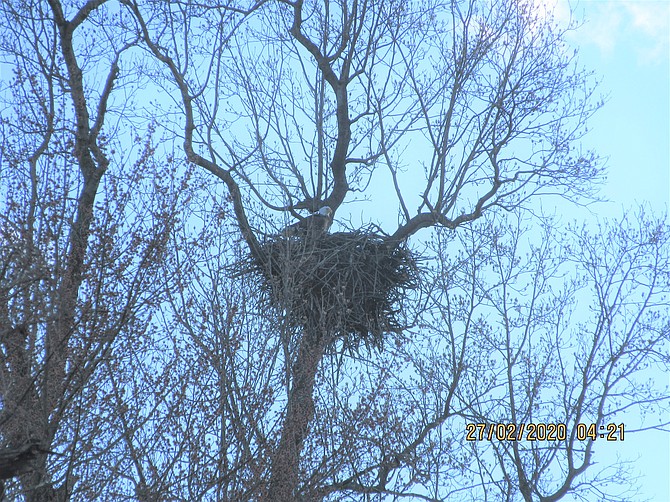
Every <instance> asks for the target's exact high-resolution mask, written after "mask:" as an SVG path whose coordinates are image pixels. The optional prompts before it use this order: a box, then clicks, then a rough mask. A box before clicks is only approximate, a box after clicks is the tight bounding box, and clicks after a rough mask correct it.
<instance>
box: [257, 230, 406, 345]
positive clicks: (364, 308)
mask: <svg viewBox="0 0 670 502" xmlns="http://www.w3.org/2000/svg"><path fill="white" fill-rule="evenodd" d="M262 250H263V254H264V262H265V263H256V269H257V270H260V271H261V272H262V275H263V279H264V287H265V288H266V289H268V290H269V291H270V293H271V294H270V295H269V298H271V300H270V301H271V302H272V303H273V306H275V307H277V308H279V309H280V310H281V311H283V312H285V313H286V315H287V317H288V319H289V322H290V324H291V325H293V326H305V327H307V326H310V327H312V328H315V329H316V330H318V331H319V332H320V333H326V335H327V336H329V337H330V340H329V341H330V343H329V344H328V345H329V348H331V349H333V348H334V347H335V345H336V343H337V341H338V340H341V341H342V342H343V348H344V349H345V350H358V348H359V345H360V343H361V342H363V343H364V344H365V346H366V347H368V348H370V346H374V347H378V348H381V345H382V342H383V337H384V334H386V333H391V332H395V333H399V332H400V331H402V329H403V327H404V326H403V323H402V322H401V317H402V316H401V309H402V307H403V299H404V297H405V295H406V293H407V291H408V290H412V289H415V288H416V287H417V283H418V266H417V260H416V258H415V256H414V255H413V254H412V253H411V252H410V250H409V249H408V248H407V246H406V245H405V244H389V243H388V241H387V240H386V239H385V238H384V237H383V236H382V235H379V234H376V233H374V232H371V231H365V230H359V231H354V232H338V233H332V234H328V233H321V234H319V235H316V236H315V235H306V236H290V237H287V236H284V235H279V236H275V237H273V238H271V239H269V240H268V241H266V242H265V243H264V244H263V246H262Z"/></svg>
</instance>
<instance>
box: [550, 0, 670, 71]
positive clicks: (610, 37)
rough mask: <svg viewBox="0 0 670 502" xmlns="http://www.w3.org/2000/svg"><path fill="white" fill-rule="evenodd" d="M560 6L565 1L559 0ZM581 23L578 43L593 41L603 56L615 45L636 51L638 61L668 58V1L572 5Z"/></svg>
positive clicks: (630, 1)
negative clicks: (581, 19)
mask: <svg viewBox="0 0 670 502" xmlns="http://www.w3.org/2000/svg"><path fill="white" fill-rule="evenodd" d="M559 1H560V2H562V3H563V4H564V5H567V4H568V0H559ZM574 5H575V7H576V12H577V14H578V16H579V17H582V16H583V17H584V19H585V21H586V22H585V24H584V25H583V26H582V27H581V28H580V29H579V30H577V33H576V37H577V38H578V42H579V43H580V44H593V45H595V46H596V47H598V48H599V49H600V51H601V52H602V54H603V55H604V56H605V57H608V56H611V55H612V54H613V53H614V51H615V50H616V49H617V46H618V45H619V44H627V46H630V47H632V48H633V49H634V50H635V51H637V53H638V57H639V59H640V61H641V62H656V61H662V60H663V58H665V60H667V58H668V47H669V46H670V3H668V2H667V0H626V1H617V0H603V1H595V0H590V1H581V2H579V3H576V4H574Z"/></svg>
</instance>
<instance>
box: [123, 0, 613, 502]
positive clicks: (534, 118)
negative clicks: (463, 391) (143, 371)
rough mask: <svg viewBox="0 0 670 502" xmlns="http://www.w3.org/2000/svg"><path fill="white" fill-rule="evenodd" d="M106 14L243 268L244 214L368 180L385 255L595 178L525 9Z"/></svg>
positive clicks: (294, 396) (305, 376) (294, 443)
mask: <svg viewBox="0 0 670 502" xmlns="http://www.w3.org/2000/svg"><path fill="white" fill-rule="evenodd" d="M124 3H125V5H126V6H128V8H129V9H130V10H131V11H132V12H133V13H134V15H135V16H136V20H137V25H138V26H137V29H138V34H139V36H141V37H142V38H143V41H144V43H145V44H146V46H147V48H148V50H149V51H150V52H151V53H152V54H153V56H154V57H155V58H156V59H157V60H158V61H159V62H160V63H162V64H163V67H164V72H165V73H164V75H165V84H162V85H164V86H165V87H166V88H168V89H169V88H170V87H172V88H174V89H175V90H176V92H178V94H179V106H180V108H181V110H182V111H183V114H184V115H183V117H184V119H183V120H184V121H183V129H182V130H183V133H181V134H182V135H183V138H184V151H185V153H186V156H187V158H188V159H189V161H191V162H193V163H195V164H197V165H199V166H201V167H202V168H204V169H205V170H207V171H209V172H210V173H212V174H214V175H215V176H217V177H218V178H219V179H220V180H222V181H223V182H224V183H225V185H226V187H227V189H228V191H229V193H230V195H231V197H232V200H233V207H234V212H235V217H236V219H237V222H238V225H239V228H240V231H241V233H242V235H243V237H244V239H245V241H246V243H247V244H248V246H249V249H250V251H251V253H252V255H253V256H254V257H255V259H256V260H258V261H260V262H263V261H264V260H265V259H266V258H265V257H264V256H263V253H262V249H261V248H260V245H259V241H258V237H257V233H256V232H255V231H254V228H253V227H252V225H251V223H250V222H249V218H248V216H247V214H248V212H249V211H250V210H251V209H252V208H257V207H260V208H263V207H264V208H265V211H289V212H291V213H292V214H294V215H296V216H297V213H296V211H299V210H301V209H309V210H312V211H313V210H316V209H317V208H319V207H320V206H321V205H323V204H327V205H329V206H330V207H332V208H334V209H337V208H338V207H339V206H340V205H341V204H342V203H343V202H344V201H345V198H346V197H347V195H348V194H349V193H356V192H364V191H365V189H366V187H367V186H368V185H369V184H370V183H371V182H372V179H373V176H386V177H387V178H388V184H389V186H391V187H394V191H395V195H396V199H397V208H398V212H399V225H398V227H397V228H396V229H395V230H394V231H393V232H392V234H393V235H392V236H391V237H390V240H391V241H393V242H400V241H403V240H405V239H407V238H408V237H409V236H411V235H413V234H414V233H416V232H417V231H418V230H420V229H421V228H426V227H432V226H443V227H447V228H451V229H454V228H456V227H458V226H460V225H462V224H463V223H465V222H468V221H472V220H475V219H477V218H479V217H480V216H481V215H482V214H483V213H484V212H485V211H486V210H487V209H489V208H493V207H501V208H505V209H512V208H515V207H518V206H519V205H520V204H522V203H524V202H525V201H526V200H528V199H529V198H530V197H531V196H533V195H535V194H538V193H547V192H551V193H558V194H561V195H564V196H566V197H568V198H574V197H578V196H580V195H585V194H586V195H588V194H590V193H591V187H592V186H593V185H592V182H593V179H594V178H596V177H597V176H598V175H599V173H600V171H599V168H598V167H597V164H596V163H595V158H594V156H593V155H590V154H580V153H576V150H575V142H576V141H577V140H578V139H579V138H580V136H581V134H582V133H583V130H584V125H585V121H586V119H587V118H588V117H589V116H590V115H591V114H592V113H593V111H594V110H595V109H596V108H597V107H598V106H599V103H598V102H594V101H593V96H592V93H593V86H592V84H590V83H589V81H590V78H589V75H588V74H585V73H583V72H580V71H578V70H577V69H576V68H575V62H574V60H573V57H572V56H571V55H569V54H568V52H567V51H566V47H565V45H564V44H563V42H562V36H563V33H562V31H561V30H559V29H558V28H557V27H556V26H554V25H552V23H551V22H550V21H548V20H547V18H545V17H543V13H542V12H541V11H538V9H536V5H535V4H534V3H533V2H510V1H501V2H488V3H487V2H475V1H470V2H446V3H439V2H435V3H429V4H425V5H422V6H421V7H414V6H410V5H407V4H406V2H365V1H363V2H358V1H354V2H329V1H326V2H314V3H307V4H306V3H304V2H303V1H301V0H297V1H295V2H288V1H287V2H258V3H248V4H240V3H235V2H229V3H226V4H224V5H221V4H211V5H207V4H198V5H188V6H182V5H162V6H161V5H153V4H152V5H143V4H141V3H139V2H136V1H127V2H124ZM200 26H208V27H213V29H211V30H207V31H206V32H202V36H201V37H199V38H196V37H193V36H192V35H191V33H192V31H193V30H194V29H197V27H200ZM165 27H168V28H167V29H165ZM173 131H174V132H175V134H177V133H178V129H177V128H175V129H173ZM410 144H411V145H412V146H411V148H412V150H413V152H420V153H419V154H418V155H415V156H413V157H412V158H408V157H407V156H403V155H402V152H403V150H405V149H407V148H409V145H410ZM417 172H423V173H422V174H423V177H424V182H423V184H422V186H420V187H419V190H420V196H419V197H418V198H416V197H412V196H409V195H407V193H406V192H407V189H406V188H405V186H411V189H410V190H416V187H415V186H414V184H411V183H409V182H408V180H415V179H416V177H417ZM245 200H249V202H248V203H247V202H245ZM414 204H415V205H416V207H417V209H416V210H415V211H413V210H410V207H411V205H414ZM259 205H260V206H259ZM310 331H313V333H310ZM326 339H327V337H325V336H320V335H319V328H317V327H313V329H311V330H309V329H307V330H305V334H304V336H303V337H302V338H301V342H300V343H299V344H298V348H297V349H296V350H297V354H298V355H297V360H296V361H295V362H294V364H293V365H292V369H291V370H290V371H289V381H290V385H289V389H290V390H289V397H288V404H287V411H286V416H285V419H284V426H283V429H282V434H281V440H280V444H279V449H278V450H277V452H276V454H275V457H274V462H273V466H272V469H271V471H272V475H271V480H270V492H271V493H272V497H274V498H275V500H292V499H293V498H294V497H295V496H296V494H297V486H298V477H299V476H298V465H299V461H298V459H299V458H300V455H301V451H302V445H303V443H304V441H305V438H306V435H307V433H308V426H309V423H310V422H311V420H312V417H313V409H314V407H313V403H312V395H313V389H314V382H315V375H316V372H317V368H318V366H319V363H320V362H321V360H322V358H323V354H324V348H325V345H324V344H325V343H326V341H325V340H326Z"/></svg>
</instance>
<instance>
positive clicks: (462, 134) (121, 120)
mask: <svg viewBox="0 0 670 502" xmlns="http://www.w3.org/2000/svg"><path fill="white" fill-rule="evenodd" d="M2 9H3V10H2V16H3V18H2V23H3V27H6V28H7V30H5V31H6V33H8V35H6V36H5V38H3V46H2V49H3V57H4V58H5V61H7V62H11V64H12V65H13V66H14V68H16V72H15V78H14V80H12V82H8V83H7V85H6V86H5V87H4V88H3V99H4V100H5V103H6V104H7V105H9V106H8V107H7V108H6V109H7V110H8V111H7V112H3V122H2V124H3V136H2V159H1V162H2V164H1V169H2V171H0V174H1V175H2V190H3V194H6V197H5V198H4V199H3V202H2V204H3V214H7V216H6V218H5V219H4V220H3V224H4V228H3V236H2V237H3V239H4V240H3V241H2V255H0V259H1V260H2V262H0V267H1V268H0V270H1V271H2V274H3V275H2V276H1V277H0V280H1V281H2V282H0V288H1V289H0V298H1V299H2V300H3V301H2V303H0V316H1V319H2V331H1V332H0V333H1V335H2V338H1V339H0V344H1V345H2V347H1V348H2V351H1V353H0V354H1V355H0V357H2V364H3V366H2V367H1V368H0V371H2V373H1V374H0V385H2V403H3V409H2V412H1V414H0V432H1V433H2V439H3V441H4V442H5V443H6V444H8V445H10V446H12V447H13V446H14V444H15V443H23V444H26V443H29V442H30V441H31V440H34V439H38V440H39V449H36V450H35V451H36V452H37V453H36V454H35V456H37V457H38V462H37V464H35V465H34V466H33V468H32V469H29V470H28V472H27V473H26V474H25V475H23V476H22V477H21V478H20V483H14V484H11V485H10V486H9V490H10V493H11V494H12V495H17V496H18V494H23V496H24V498H26V499H30V500H44V499H58V500H64V499H67V498H68V497H69V496H72V497H73V498H75V499H82V500H88V499H94V498H98V499H114V500H297V499H303V500H321V499H328V500H342V499H344V500H346V499H351V500H361V499H373V498H379V499H382V498H383V497H386V496H388V497H395V498H403V497H406V498H414V499H424V500H445V499H449V498H455V499H461V498H462V499H473V498H481V499H501V500H522V499H523V500H538V499H539V500H558V499H559V498H561V497H563V496H564V495H565V494H567V493H576V494H578V495H579V494H586V495H584V496H588V494H589V490H600V489H601V488H602V486H601V485H602V483H601V481H606V479H604V480H603V479H601V478H598V477H597V476H596V477H588V476H591V472H592V471H593V468H592V463H593V462H592V459H593V458H594V455H596V454H597V445H598V441H600V440H599V439H597V440H594V439H593V438H592V437H591V436H590V435H589V434H590V433H589V432H588V430H582V429H581V427H580V426H579V425H578V424H590V423H593V424H596V425H597V426H599V425H603V426H606V425H607V423H610V422H612V423H614V424H616V422H615V420H616V417H617V416H618V415H617V414H618V413H619V412H620V411H622V410H623V409H625V408H626V407H628V406H637V405H640V406H655V407H656V408H653V409H654V410H655V411H658V409H663V408H664V407H667V401H665V400H664V397H663V396H662V395H659V394H658V393H657V392H656V388H655V387H654V386H647V387H645V386H642V387H637V384H638V382H639V381H640V380H638V375H639V373H638V370H639V369H640V368H643V367H644V365H645V364H659V365H665V366H663V367H665V368H667V363H668V360H667V342H668V340H667V338H668V320H667V317H664V314H663V312H664V310H663V309H664V308H667V303H666V300H665V298H664V297H663V295H664V294H665V293H666V292H667V289H668V280H667V279H668V278H667V274H665V273H664V272H663V271H664V270H667V269H668V267H667V260H668V257H667V236H668V230H667V228H666V227H664V226H663V225H661V224H659V223H658V222H654V221H652V220H650V219H646V218H644V217H643V216H640V218H639V221H632V220H630V221H628V222H621V224H620V225H619V226H618V227H617V226H612V227H608V229H606V230H605V231H604V233H603V234H602V235H599V234H589V233H588V232H586V231H578V230H576V229H568V230H566V231H565V232H563V233H560V232H559V231H558V230H557V229H554V228H552V227H553V223H552V222H551V220H548V219H539V218H538V219H537V220H533V221H534V222H538V221H540V222H543V223H544V225H545V226H544V227H543V228H539V229H538V227H533V229H531V230H529V231H526V230H524V228H523V227H524V224H525V220H524V217H523V216H520V215H524V214H526V213H524V211H526V210H528V209H530V210H531V212H532V208H533V205H532V204H533V200H534V198H535V197H536V196H540V195H545V194H556V195H559V196H562V197H564V198H565V199H567V200H570V201H574V202H576V203H580V202H583V201H589V200H592V197H593V196H594V191H595V187H596V183H594V182H597V180H598V178H599V176H600V175H601V174H602V168H601V167H600V165H599V163H598V162H597V158H596V157H595V155H593V154H592V153H590V152H583V151H582V150H581V149H580V146H579V140H580V138H581V136H582V134H583V133H584V131H585V124H586V121H587V120H588V118H589V117H590V116H591V115H592V113H593V112H594V111H595V110H596V109H597V108H598V107H599V106H600V105H601V103H600V101H598V100H597V98H596V97H595V96H594V82H593V78H592V76H591V75H590V74H589V73H587V72H584V71H582V70H580V69H579V67H578V66H577V60H576V56H575V54H574V53H573V52H572V51H570V50H568V48H567V46H566V44H564V42H563V36H564V34H565V30H563V29H560V28H559V27H557V26H556V25H555V24H553V22H552V21H551V17H550V16H545V15H544V14H545V13H544V12H543V11H542V10H541V9H539V8H538V6H537V5H536V4H535V3H534V2H531V1H527V2H526V1H518V0H492V1H488V2H484V1H479V0H467V1H456V0H453V1H447V2H428V3H426V2H423V3H421V5H419V4H411V3H409V4H408V3H407V2H400V1H390V2H389V1H384V2H369V1H354V2H344V1H340V2H329V1H315V2H303V1H301V0H296V1H294V2H290V1H270V0H265V1H264V0H259V1H257V2H243V1H240V2H236V1H232V0H231V1H228V2H144V1H140V0H122V1H121V2H119V3H118V4H116V3H111V2H93V1H90V2H86V3H84V4H83V6H77V7H76V8H75V7H72V6H69V5H68V6H62V5H61V4H60V3H58V2H56V1H55V0H53V1H52V0H49V1H48V2H47V3H46V4H45V3H40V2H35V3H34V5H33V4H31V5H24V4H23V3H21V4H19V3H17V4H16V5H14V4H12V3H8V2H5V3H3V7H2ZM93 38H94V39H95V41H96V43H95V44H93V43H89V41H90V39H93ZM15 41H18V42H15ZM143 93H145V94H143ZM144 96H150V97H149V98H148V99H144ZM175 144H180V146H181V148H182V149H181V150H179V149H175ZM177 152H182V153H177ZM182 154H183V157H184V159H183V160H185V162H182V161H180V160H179V157H180V156H181V155H182ZM212 179H214V180H215V181H220V182H221V183H216V182H214V183H213V182H212ZM371 187H384V189H383V190H382V189H378V190H372V189H371ZM361 198H369V199H370V202H371V204H370V206H373V205H374V203H375V202H377V203H379V204H383V206H384V207H385V208H386V209H387V212H388V209H389V208H391V210H392V211H394V212H395V213H397V217H398V219H397V223H396V224H392V223H391V222H390V221H385V222H384V225H389V224H392V226H391V227H387V226H385V227H384V229H381V228H375V227H367V229H356V230H355V231H351V232H344V233H342V234H343V235H344V237H347V236H349V237H351V236H360V235H363V236H364V237H365V238H366V239H368V238H369V239H370V240H374V239H377V241H379V242H380V244H379V245H380V246H385V247H386V249H391V250H398V249H401V248H403V249H406V247H407V245H408V244H407V243H408V241H414V242H415V244H414V246H415V247H418V246H419V244H418V243H419V242H421V241H420V240H419V239H417V238H415V237H416V236H417V233H418V232H419V231H420V230H422V229H429V230H426V232H425V234H424V235H426V236H429V238H430V239H431V241H430V244H429V245H428V246H427V247H426V248H425V249H424V250H423V254H424V256H425V257H426V258H432V259H434V261H425V262H423V268H422V274H423V277H424V280H423V281H422V282H421V285H422V287H421V288H420V289H417V290H416V291H415V292H408V293H407V294H406V295H404V296H402V297H400V298H399V299H398V301H397V304H394V308H395V309H396V311H397V313H398V314H399V315H402V316H403V317H404V321H405V322H404V324H403V326H402V328H405V329H400V328H399V329H388V330H386V331H385V332H384V334H383V337H382V340H381V341H382V342H383V343H381V342H380V343H378V344H375V345H373V347H376V348H380V349H381V350H379V351H377V350H351V346H350V345H348V342H349V341H350V340H348V339H346V340H345V339H344V338H342V337H340V338H338V337H339V336H340V335H338V334H337V332H336V330H335V328H334V327H333V326H332V323H331V322H330V321H331V320H332V319H333V318H334V317H332V315H331V313H332V312H333V311H337V310H347V309H348V308H350V307H352V305H353V304H354V302H353V300H352V299H351V298H349V299H348V301H342V302H341V303H339V302H340V297H341V296H346V291H345V290H344V289H343V290H342V291H335V290H333V291H327V292H324V293H323V294H322V296H321V297H320V298H321V299H324V298H325V299H328V301H327V302H322V304H318V303H316V304H315V305H313V307H314V308H312V310H306V309H305V308H304V307H300V300H301V299H304V298H305V296H304V292H303V291H301V289H300V287H299V285H297V284H298V282H297V281H295V277H296V276H297V275H298V273H299V272H300V269H299V268H300V266H301V263H300V262H299V261H298V260H296V263H295V264H294V266H293V268H291V267H290V266H289V267H284V269H281V270H280V272H281V273H282V274H283V275H282V276H281V277H280V279H281V281H280V282H281V283H282V288H280V289H279V291H280V292H281V293H282V294H283V295H285V297H286V298H280V300H279V301H277V298H276V297H277V296H279V295H277V291H278V289H277V288H275V286H274V285H273V283H272V280H271V279H272V278H273V277H275V278H276V275H273V274H275V271H276V268H277V264H276V262H274V261H273V259H274V258H276V253H275V255H273V252H274V251H273V249H276V247H277V246H281V245H286V256H287V257H288V258H287V259H289V260H290V258H291V253H292V252H294V250H295V248H296V247H301V246H302V247H303V248H305V249H307V251H304V253H305V255H309V254H310V253H311V250H312V249H313V247H314V246H315V244H314V243H313V242H310V238H309V237H307V238H305V237H296V236H286V235H285V234H284V235H282V233H281V232H279V229H280V228H281V227H282V226H284V225H286V224H287V223H288V221H287V220H288V219H289V216H291V217H294V218H302V217H303V216H304V214H305V212H307V211H315V210H317V209H319V208H320V207H322V206H324V205H328V206H330V207H331V208H332V209H333V210H335V211H337V210H340V211H341V212H342V210H343V208H345V207H346V206H345V204H348V203H349V202H354V201H356V200H358V199H361ZM5 209H6V211H5ZM503 215H504V216H503ZM366 223H370V222H366ZM348 230H352V229H351V228H349V229H348ZM373 230H374V231H373ZM454 230H455V232H454ZM528 232H530V233H528ZM608 232H609V233H608ZM605 236H606V237H605ZM320 237H321V238H320V239H311V240H313V241H317V240H321V241H328V242H332V240H333V239H335V238H336V237H337V236H336V235H330V236H324V235H321V236H320ZM329 239H330V241H329ZM603 239H606V240H607V243H608V246H604V244H603ZM377 241H375V242H377ZM273 246H274V248H273ZM310 246H312V247H310ZM524 253H528V254H524ZM324 256H325V257H326V258H328V259H331V258H333V255H324ZM328 259H325V260H323V261H326V262H327V261H328ZM338 259H339V256H338ZM352 260H353V258H352ZM334 263H337V264H338V265H341V264H342V261H341V260H340V261H338V260H335V261H334ZM333 268H334V267H329V268H328V272H329V273H331V271H332V269H333ZM280 275H281V274H280ZM292 281H293V282H292ZM291 284H295V286H294V287H291ZM589 288H591V290H592V291H593V292H594V293H595V295H594V296H588V293H589V291H590V289H589ZM642 292H644V293H645V295H646V296H643V297H642V298H646V300H645V301H632V300H631V296H630V295H633V296H634V297H637V296H639V294H640V293H642ZM338 295H339V296H338ZM587 298H591V299H592V305H593V310H592V311H591V312H589V315H586V314H585V313H584V311H582V310H578V309H576V305H578V304H579V305H586V304H588V303H585V302H588V300H586V299H587ZM331 300H332V301H331ZM282 306H283V308H281V307H282ZM301 309H302V310H301ZM296 312H300V313H302V314H304V313H305V312H309V313H310V314H311V315H307V316H305V318H304V319H300V320H296V317H298V316H297V315H296ZM581 316H583V318H581ZM577 317H580V318H579V319H577ZM571 322H577V324H570V323H571ZM580 322H581V324H579V323H580ZM571 326H572V327H571ZM574 326H577V328H574ZM572 329H577V330H579V333H577V334H575V333H572V332H571V330H572ZM584 332H588V333H589V336H587V337H585V336H581V333H584ZM347 347H349V349H348V350H345V349H346V348H347ZM627 385H630V387H626V386H627ZM617 397H625V399H627V400H628V401H627V402H626V401H619V402H617V400H616V399H614V398H617ZM35 410H37V411H35ZM530 423H536V424H540V423H547V424H548V423H560V424H564V426H565V433H566V434H565V437H564V438H563V439H557V440H555V441H541V442H534V441H529V440H523V441H512V440H511V439H510V438H509V437H507V436H506V437H505V438H502V437H498V436H501V435H502V434H503V433H504V434H507V432H506V431H501V430H499V429H498V428H497V427H496V428H492V427H491V424H517V425H518V424H530ZM468 424H472V425H468ZM477 424H484V425H483V427H482V429H481V431H482V434H483V437H482V438H479V437H478V436H477V434H479V431H480V429H479V428H476V429H474V431H475V432H474V434H475V439H477V440H476V441H467V440H465V437H466V433H468V432H469V428H471V427H479V426H478V425H477ZM491 431H492V432H491ZM615 432H616V431H615ZM625 432H626V433H627V432H629V431H628V429H626V431H625ZM489 434H492V435H491V436H490V440H489ZM496 434H497V435H496ZM494 435H495V438H494ZM31 444H32V443H31ZM17 446H20V445H17ZM12 451H14V450H12ZM17 451H24V450H23V449H20V448H19V449H18V450H17ZM30 451H33V450H30ZM45 451H53V452H56V453H59V454H61V455H62V456H51V457H48V458H47V457H46V456H45V455H43V453H45ZM599 493H600V492H599ZM615 496H616V494H613V495H612V497H613V498H615ZM622 496H625V495H622Z"/></svg>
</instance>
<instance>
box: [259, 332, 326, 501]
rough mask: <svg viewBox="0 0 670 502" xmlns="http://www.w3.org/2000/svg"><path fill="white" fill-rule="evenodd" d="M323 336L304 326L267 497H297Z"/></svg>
mask: <svg viewBox="0 0 670 502" xmlns="http://www.w3.org/2000/svg"><path fill="white" fill-rule="evenodd" d="M326 339H327V337H326V336H323V334H322V333H320V332H319V331H318V330H312V329H306V330H305V333H304V335H303V338H302V340H301V342H300V348H299V349H298V357H297V359H296V361H295V364H294V365H293V368H292V371H291V381H292V386H291V390H290V392H289V396H288V404H287V409H286V417H285V419H284V426H283V427H282V432H281V434H282V436H281V439H280V440H279V447H278V448H277V451H276V452H275V455H274V458H273V460H272V472H271V476H270V486H269V488H268V493H267V497H266V500H272V501H276V502H292V501H295V500H296V493H297V488H298V472H299V467H300V453H301V451H302V447H303V443H304V441H305V438H306V437H307V433H308V428H309V423H310V421H311V420H312V418H313V417H314V398H313V392H314V380H315V377H316V371H317V369H318V367H319V362H320V361H321V358H322V357H323V351H324V348H325V340H326Z"/></svg>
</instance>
